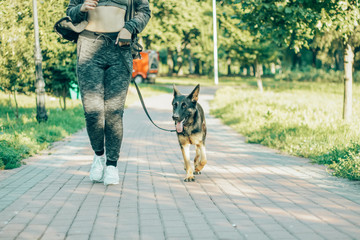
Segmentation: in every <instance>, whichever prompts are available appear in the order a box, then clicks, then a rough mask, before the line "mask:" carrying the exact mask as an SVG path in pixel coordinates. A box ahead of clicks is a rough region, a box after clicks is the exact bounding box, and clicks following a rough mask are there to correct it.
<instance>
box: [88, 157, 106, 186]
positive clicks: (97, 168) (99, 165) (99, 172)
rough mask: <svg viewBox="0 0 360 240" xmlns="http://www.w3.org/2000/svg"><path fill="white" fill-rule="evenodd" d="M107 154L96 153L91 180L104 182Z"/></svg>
mask: <svg viewBox="0 0 360 240" xmlns="http://www.w3.org/2000/svg"><path fill="white" fill-rule="evenodd" d="M105 161H106V159H105V155H102V156H98V155H96V154H95V156H94V160H93V163H92V165H91V169H90V180H91V181H93V182H102V181H103V180H104V168H105Z"/></svg>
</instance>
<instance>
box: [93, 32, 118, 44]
mask: <svg viewBox="0 0 360 240" xmlns="http://www.w3.org/2000/svg"><path fill="white" fill-rule="evenodd" d="M94 34H95V35H96V36H97V37H96V38H95V39H94V42H96V41H97V40H99V39H100V38H101V37H103V38H104V40H105V42H106V46H107V45H108V44H109V43H110V44H111V43H112V41H113V40H112V38H111V37H109V36H108V35H106V34H102V33H94Z"/></svg>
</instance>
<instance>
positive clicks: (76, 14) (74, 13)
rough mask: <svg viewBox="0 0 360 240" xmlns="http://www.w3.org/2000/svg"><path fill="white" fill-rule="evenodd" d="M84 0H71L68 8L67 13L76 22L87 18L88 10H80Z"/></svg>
mask: <svg viewBox="0 0 360 240" xmlns="http://www.w3.org/2000/svg"><path fill="white" fill-rule="evenodd" d="M83 3H84V0H70V3H69V6H68V8H67V9H66V15H67V16H69V17H70V18H71V20H72V21H73V22H74V23H79V22H82V21H84V20H87V12H82V11H80V9H81V6H82V5H83Z"/></svg>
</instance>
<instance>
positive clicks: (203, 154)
mask: <svg viewBox="0 0 360 240" xmlns="http://www.w3.org/2000/svg"><path fill="white" fill-rule="evenodd" d="M199 148H200V151H201V155H200V156H201V160H200V163H199V164H198V165H196V166H195V172H200V171H201V170H202V169H203V168H204V166H205V165H206V163H207V159H206V150H205V145H204V144H200V146H199Z"/></svg>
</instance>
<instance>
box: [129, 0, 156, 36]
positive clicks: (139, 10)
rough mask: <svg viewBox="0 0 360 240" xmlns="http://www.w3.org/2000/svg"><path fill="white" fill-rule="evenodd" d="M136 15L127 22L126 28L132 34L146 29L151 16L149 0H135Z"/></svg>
mask: <svg viewBox="0 0 360 240" xmlns="http://www.w3.org/2000/svg"><path fill="white" fill-rule="evenodd" d="M133 1H134V8H135V16H134V18H133V19H130V20H129V21H128V22H126V23H125V26H124V28H125V29H127V30H128V31H129V32H130V33H132V34H138V33H140V32H142V30H144V28H145V26H146V24H147V23H148V22H149V19H150V17H151V11H150V8H149V1H148V0H133Z"/></svg>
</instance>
